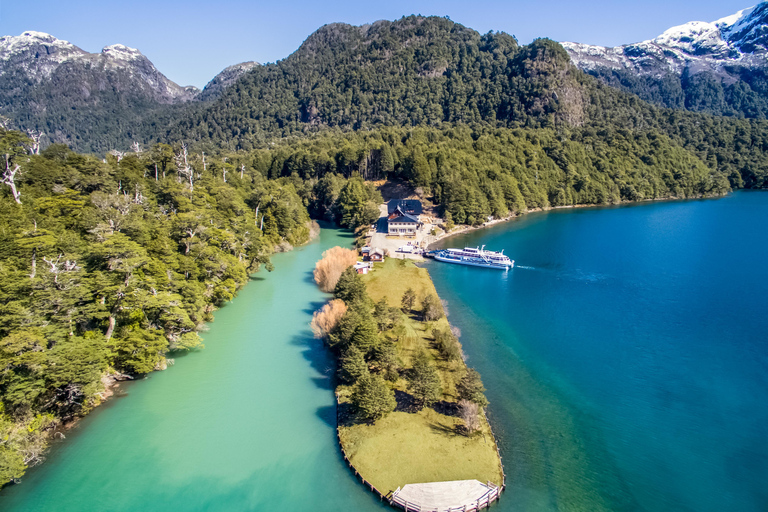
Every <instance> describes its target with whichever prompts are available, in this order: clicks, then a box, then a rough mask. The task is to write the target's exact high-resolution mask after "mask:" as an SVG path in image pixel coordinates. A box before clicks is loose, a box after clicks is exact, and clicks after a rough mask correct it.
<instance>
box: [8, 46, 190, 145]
mask: <svg viewBox="0 0 768 512" xmlns="http://www.w3.org/2000/svg"><path fill="white" fill-rule="evenodd" d="M198 93H199V90H198V89H197V88H195V87H182V86H179V85H177V84H175V83H174V82H172V81H171V80H169V79H168V78H166V77H165V76H164V75H163V74H162V73H160V72H159V71H158V70H157V69H156V68H155V66H154V65H153V64H152V63H151V62H150V61H149V59H147V57H145V56H144V55H142V53H141V52H140V51H139V50H136V49H134V48H129V47H127V46H124V45H121V44H115V45H111V46H107V47H105V48H104V49H103V50H102V51H101V53H88V52H86V51H84V50H82V49H81V48H79V47H77V46H75V45H73V44H72V43H70V42H68V41H63V40H61V39H57V38H55V37H53V36H51V35H49V34H44V33H41V32H33V31H30V32H24V33H23V34H22V35H20V36H5V37H2V38H0V113H2V114H3V115H5V116H7V117H9V118H11V119H12V121H13V124H14V125H17V126H18V127H19V128H21V129H23V130H27V129H30V130H35V131H38V130H39V131H42V132H44V133H45V134H46V138H47V141H46V142H47V143H50V142H63V143H66V144H69V145H70V146H72V147H73V148H76V149H79V150H81V151H106V150H107V149H111V148H114V147H116V145H118V144H119V145H120V146H121V147H124V146H127V144H126V141H127V143H128V144H129V143H130V139H132V138H133V137H136V136H137V134H136V133H135V132H136V126H137V125H138V124H139V123H140V122H141V120H142V118H144V117H145V116H146V115H148V114H149V113H151V112H153V111H155V110H156V109H158V108H160V107H162V106H164V105H173V104H179V103H184V102H188V101H191V100H193V99H194V98H195V97H196V95H197V94H198Z"/></svg>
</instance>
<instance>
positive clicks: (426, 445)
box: [341, 408, 501, 493]
mask: <svg viewBox="0 0 768 512" xmlns="http://www.w3.org/2000/svg"><path fill="white" fill-rule="evenodd" d="M458 423H460V420H459V419H458V418H454V417H452V416H445V415H443V414H439V413H437V412H435V411H434V410H433V409H429V408H424V409H423V410H422V411H420V412H418V413H415V414H411V413H406V412H394V413H392V414H390V415H389V416H387V417H386V418H383V419H381V420H379V421H377V422H376V424H375V425H354V426H352V427H343V428H342V429H341V442H342V445H343V446H344V449H345V450H346V452H347V456H348V457H349V458H350V460H351V461H352V464H353V465H354V466H355V468H357V470H358V471H359V472H360V474H362V475H363V477H364V478H365V479H366V480H368V481H369V482H371V483H372V484H373V485H374V486H376V488H377V489H379V490H381V491H382V492H384V493H386V492H387V491H394V490H395V489H397V488H398V487H402V486H403V485H405V484H415V483H425V482H446V481H452V480H472V479H476V480H479V481H481V482H483V483H485V482H487V481H491V482H493V483H495V484H497V485H501V471H500V467H499V458H498V456H497V454H496V447H495V444H494V440H493V436H492V434H491V433H490V430H489V428H488V425H487V424H485V422H484V424H483V427H482V433H481V434H479V435H476V436H474V437H471V438H469V437H465V436H463V435H460V434H457V433H456V431H455V427H456V425H457V424H458Z"/></svg>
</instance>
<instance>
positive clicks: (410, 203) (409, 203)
mask: <svg viewBox="0 0 768 512" xmlns="http://www.w3.org/2000/svg"><path fill="white" fill-rule="evenodd" d="M398 208H399V209H400V211H401V212H402V213H405V214H408V215H411V216H413V217H416V218H417V219H418V218H419V215H421V214H422V208H421V201H419V200H418V199H392V200H390V201H389V203H387V215H392V214H393V213H395V210H397V209H398Z"/></svg>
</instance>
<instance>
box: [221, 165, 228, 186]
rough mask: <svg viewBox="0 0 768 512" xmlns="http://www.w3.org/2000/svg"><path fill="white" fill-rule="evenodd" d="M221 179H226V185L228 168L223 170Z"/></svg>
mask: <svg viewBox="0 0 768 512" xmlns="http://www.w3.org/2000/svg"><path fill="white" fill-rule="evenodd" d="M221 177H222V178H224V183H226V182H227V168H226V166H225V167H222V168H221Z"/></svg>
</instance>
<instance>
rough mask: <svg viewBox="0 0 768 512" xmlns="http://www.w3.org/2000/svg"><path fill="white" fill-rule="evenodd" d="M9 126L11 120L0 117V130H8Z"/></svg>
mask: <svg viewBox="0 0 768 512" xmlns="http://www.w3.org/2000/svg"><path fill="white" fill-rule="evenodd" d="M10 126H11V120H10V119H8V118H7V117H5V116H0V129H3V130H8V129H9V127H10Z"/></svg>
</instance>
